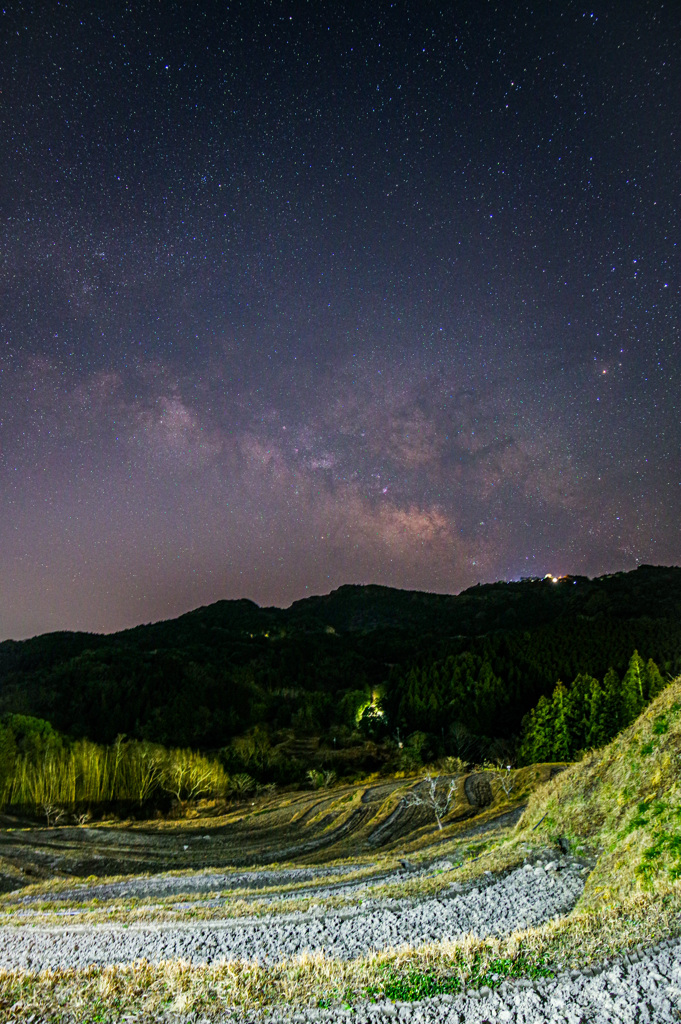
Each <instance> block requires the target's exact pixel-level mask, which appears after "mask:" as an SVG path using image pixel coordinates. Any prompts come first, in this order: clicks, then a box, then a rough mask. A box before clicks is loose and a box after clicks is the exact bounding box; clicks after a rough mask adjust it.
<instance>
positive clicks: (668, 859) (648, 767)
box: [518, 679, 681, 906]
mask: <svg viewBox="0 0 681 1024" xmlns="http://www.w3.org/2000/svg"><path fill="white" fill-rule="evenodd" d="M518 835H519V836H521V837H523V838H532V840H533V842H537V841H542V840H543V841H545V842H555V841H556V839H557V838H559V837H560V836H565V837H566V838H568V839H569V840H570V841H571V845H572V846H573V847H574V846H576V847H577V848H579V847H580V846H586V847H591V848H592V849H594V850H595V851H596V852H598V860H597V862H596V866H595V869H594V871H593V872H592V874H591V876H590V878H589V881H588V884H587V887H586V891H585V894H584V897H583V900H582V905H583V906H596V905H598V904H599V903H603V902H604V901H605V902H607V903H611V902H612V901H613V900H622V899H626V898H628V897H630V896H631V895H633V894H634V893H652V892H656V891H662V890H665V891H666V890H667V889H668V888H669V886H670V885H673V884H678V883H679V881H680V880H681V679H677V680H676V681H675V682H673V683H671V684H670V685H669V686H668V687H667V689H666V690H665V691H664V692H663V693H662V694H660V696H659V697H658V698H657V699H656V700H655V701H653V703H652V704H651V705H650V707H648V708H647V709H646V710H645V711H644V712H643V714H641V715H640V717H639V718H638V719H637V720H636V721H635V722H634V723H633V724H632V725H631V726H630V727H629V728H628V729H625V730H624V732H622V733H620V735H619V736H617V737H616V738H615V739H614V740H613V741H612V743H610V744H608V746H606V747H603V748H602V749H601V750H598V751H594V752H592V753H591V754H589V755H587V756H586V757H585V758H584V759H583V760H582V761H580V762H579V763H577V764H575V765H573V766H572V767H571V768H569V769H568V770H567V771H566V772H564V773H563V774H562V775H560V776H558V777H557V778H555V779H554V780H553V781H552V782H550V783H548V784H546V785H545V786H542V787H541V788H540V789H538V790H537V791H536V792H535V793H534V794H533V795H532V797H531V798H530V801H529V804H528V807H527V810H526V812H525V814H524V816H523V819H522V821H521V822H520V823H519V826H518Z"/></svg>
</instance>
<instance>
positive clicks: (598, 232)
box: [0, 0, 681, 639]
mask: <svg viewBox="0 0 681 1024" xmlns="http://www.w3.org/2000/svg"><path fill="white" fill-rule="evenodd" d="M0 88H1V93H0V155H1V158H2V159H1V161H0V259H1V264H0V639H1V638H4V637H15V638H21V637H26V636H29V635H32V634H35V633H40V632H45V631H48V630H53V629H88V630H97V631H109V630H114V629H119V628H122V627H124V626H128V625H133V624H135V623H138V622H144V621H149V620H152V619H158V618H166V617H169V616H171V615H176V614H179V613H181V612H183V611H186V610H188V609H189V608H191V607H195V606H197V605H200V604H207V603H209V602H211V601H214V600H217V599H219V598H236V597H249V598H252V599H253V600H255V601H257V602H258V603H259V604H278V605H285V604H289V603H290V602H291V601H293V600H296V599H298V598H300V597H304V596H306V595H309V594H314V593H326V592H328V591H330V590H331V589H333V588H335V587H337V586H340V585H341V584H343V583H368V582H375V583H383V584H389V585H391V586H397V587H406V588H417V589H422V590H431V591H433V590H434V591H445V592H451V593H455V592H458V591H459V590H461V589H462V588H464V587H466V586H470V585H471V584H474V583H476V582H478V581H491V580H496V579H517V578H519V577H521V576H529V575H544V574H545V573H547V572H552V573H556V574H561V573H567V572H572V573H585V574H588V575H596V574H600V573H605V572H613V571H617V570H620V569H631V568H634V567H635V566H636V565H637V564H639V563H643V562H653V563H665V564H669V563H679V561H681V531H680V529H679V518H680V506H681V458H680V456H679V450H680V448H681V426H680V423H681V414H680V411H679V410H680V397H679V396H680V395H681V359H680V356H681V344H680V342H679V313H680V311H681V297H680V287H679V285H680V280H681V276H680V269H681V258H680V256H681V253H680V248H681V233H680V230H679V229H680V227H681V217H680V210H679V206H680V193H681V171H680V168H681V127H680V126H681V5H680V4H678V3H676V2H670V3H667V4H664V5H663V4H661V3H646V2H645V0H640V2H635V3H629V2H623V0H615V2H612V3H607V4H605V3H599V4H596V6H594V7H589V6H584V5H583V4H575V3H572V2H569V0H566V2H560V0H556V2H551V3H536V4H535V5H528V4H526V3H523V2H508V3H503V2H502V3H488V2H485V0H475V2H471V3H465V2H456V0H451V2H448V3H429V2H427V0H421V2H402V3H394V4H389V3H384V2H378V0H377V2H370V3H369V2H367V3H362V4H359V3H357V4H349V3H342V2H337V0H334V2H331V3H326V2H323V0H314V2H310V3H300V2H299V3H288V2H279V0H272V2H269V3H265V2H257V0H253V2H250V3H249V2H243V0H242V2H234V3H227V2H225V3H213V4H211V3H208V2H202V0H197V2H196V3H189V2H170V0H168V2H166V0H156V2H154V3H151V2H145V0H134V2H133V3H124V2H118V0H106V2H104V0H102V2H97V0H88V2H84V0H83V2H76V0H74V2H64V3H56V2H49V0H44V2H36V3H35V4H22V3H11V2H10V3H8V4H7V5H6V6H5V8H4V9H3V10H2V14H1V15H0Z"/></svg>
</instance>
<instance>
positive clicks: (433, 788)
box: [403, 773, 456, 830]
mask: <svg viewBox="0 0 681 1024" xmlns="http://www.w3.org/2000/svg"><path fill="white" fill-rule="evenodd" d="M424 782H425V790H422V791H421V792H419V790H418V789H410V790H409V791H408V792H407V793H406V794H405V796H404V798H403V799H404V806H405V807H427V808H428V809H429V810H431V811H432V812H433V814H434V815H435V819H436V821H437V827H438V828H439V829H440V830H442V819H443V818H444V816H445V815H446V813H447V811H448V810H449V808H450V805H451V803H452V800H453V799H454V798H455V796H456V779H450V780H449V786H448V787H447V786H446V780H445V779H441V778H440V776H439V775H431V774H430V773H428V774H427V775H426V777H425V780H424ZM440 782H444V783H445V785H444V786H440V785H439V784H440Z"/></svg>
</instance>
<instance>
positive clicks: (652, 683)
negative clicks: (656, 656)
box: [646, 658, 665, 700]
mask: <svg viewBox="0 0 681 1024" xmlns="http://www.w3.org/2000/svg"><path fill="white" fill-rule="evenodd" d="M646 684H647V690H648V700H653V699H654V698H655V697H657V695H658V693H662V691H663V690H664V687H665V682H664V679H663V678H662V676H661V674H660V670H659V668H658V667H657V665H656V664H655V662H654V661H653V659H652V658H649V659H648V663H647V665H646Z"/></svg>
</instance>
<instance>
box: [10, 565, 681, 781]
mask: <svg viewBox="0 0 681 1024" xmlns="http://www.w3.org/2000/svg"><path fill="white" fill-rule="evenodd" d="M635 649H636V650H637V651H638V653H639V655H640V657H641V658H642V659H643V661H644V662H646V663H647V661H648V659H651V658H652V659H653V660H654V661H655V663H656V665H657V667H658V668H659V672H660V674H661V677H662V678H667V677H669V676H670V675H676V674H678V673H679V672H681V569H678V568H664V567H652V566H644V567H641V568H639V569H637V570H636V571H634V572H630V573H618V574H616V575H614V576H606V577H600V578H598V579H594V580H589V579H587V578H585V577H566V578H563V579H561V580H558V581H554V580H553V579H546V580H534V579H531V580H524V581H521V582H518V583H498V584H492V585H488V586H478V587H474V588H471V589H470V590H467V591H464V592H463V593H462V594H460V595H458V596H449V595H436V594H422V593H418V592H407V591H398V590H391V589H390V588H386V587H376V586H367V587H359V586H348V587H341V588H340V589H339V590H337V591H335V592H333V593H332V594H329V595H328V596H325V597H315V598H309V599H306V600H304V601H298V602H296V603H295V604H293V605H292V606H291V607H290V608H288V609H277V608H258V606H257V605H255V604H253V603H252V602H249V601H221V602H218V603H217V604H214V605H211V606H209V607H206V608H200V609H197V610H196V611H193V612H191V613H189V614H187V615H184V616H181V617H180V618H179V619H176V620H172V621H167V622H160V623H156V624H152V625H146V626H139V627H137V628H135V629H131V630H127V631H125V632H122V633H118V634H114V635H110V636H101V635H92V634H79V633H54V634H46V635H44V636H40V637H36V638H34V639H32V640H27V641H23V642H19V643H18V642H13V641H6V642H4V643H2V644H0V713H14V714H24V715H31V716H36V717H39V718H41V719H45V720H47V721H49V722H50V723H51V724H52V725H53V726H54V728H55V729H57V730H59V731H60V732H62V733H64V734H67V735H69V736H71V737H75V738H79V737H87V738H88V739H90V740H93V741H96V742H99V743H106V744H110V743H112V742H113V741H114V740H115V739H116V737H117V736H119V735H121V734H124V735H126V736H127V737H128V738H130V739H137V740H149V741H151V742H154V743H163V744H165V745H166V746H169V747H193V748H198V749H203V750H218V749H222V748H225V747H227V746H229V745H230V742H231V741H232V740H234V738H235V737H240V736H244V735H245V734H253V730H254V729H256V731H257V735H258V736H259V737H260V740H259V741H258V742H259V743H260V745H261V747H263V746H270V747H272V746H276V745H277V744H279V745H281V744H282V743H285V741H286V740H287V737H288V741H289V746H290V744H291V742H292V740H293V738H295V739H297V740H303V739H304V738H305V737H311V738H312V737H314V738H315V744H316V743H317V740H318V741H319V745H320V746H321V748H328V749H329V750H330V751H333V752H338V751H339V750H342V749H345V748H347V747H348V746H351V745H352V744H359V743H362V742H365V741H373V742H374V743H375V744H385V743H388V744H392V745H394V746H396V747H397V748H399V749H404V750H406V751H409V752H411V755H413V757H414V758H416V759H418V758H420V757H422V758H425V757H432V756H442V755H443V754H457V753H458V754H462V752H463V753H465V752H466V750H467V751H468V752H469V753H470V754H471V756H478V757H479V756H481V754H484V753H485V751H486V750H488V749H489V748H490V744H492V743H493V741H495V740H498V741H499V740H500V741H505V743H506V745H507V746H508V743H509V742H515V741H516V740H517V738H518V737H519V736H520V733H521V723H522V721H523V718H524V717H525V716H526V715H527V714H528V712H530V711H531V710H532V709H533V708H535V706H536V705H537V702H538V701H539V699H540V698H541V697H546V698H547V699H549V700H550V699H552V697H551V695H552V694H553V693H554V690H555V687H556V683H557V682H558V680H563V681H565V682H566V683H569V682H570V681H571V680H574V679H576V677H578V676H579V675H580V674H582V675H586V676H589V678H595V679H598V680H603V679H604V678H605V677H606V674H607V673H608V670H609V669H612V670H613V671H614V672H615V673H617V676H618V679H621V678H622V677H623V676H624V675H625V673H626V671H627V668H628V666H629V662H630V659H631V657H632V653H633V651H634V650H635ZM399 744H403V748H400V747H399ZM255 746H256V747H257V744H255ZM251 747H253V744H251ZM464 748H465V749H464ZM471 752H472V753H471ZM234 756H235V755H233V757H234ZM291 756H292V757H293V758H294V760H295V756H296V755H295V751H294V752H293V753H292V754H291ZM261 761H262V762H263V765H265V763H266V762H267V758H266V757H264V758H261ZM232 767H234V766H233V765H232ZM247 767H248V768H249V770H251V772H252V773H253V772H256V773H257V765H256V766H254V765H253V764H250V763H249V764H248V766H247ZM262 773H263V774H264V775H266V774H267V771H266V768H265V767H263V772H262Z"/></svg>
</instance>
